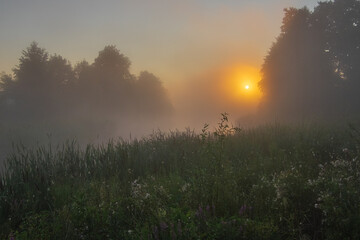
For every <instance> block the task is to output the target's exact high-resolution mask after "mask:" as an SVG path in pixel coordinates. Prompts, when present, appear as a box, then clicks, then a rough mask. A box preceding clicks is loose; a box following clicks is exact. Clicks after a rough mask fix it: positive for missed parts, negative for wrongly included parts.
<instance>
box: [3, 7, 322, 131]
mask: <svg viewBox="0 0 360 240" xmlns="http://www.w3.org/2000/svg"><path fill="white" fill-rule="evenodd" d="M316 4H317V1H316V0H257V1H253V0H237V1H236V0H221V1H220V0H192V1H191V0H181V1H173V0H151V1H150V0H104V1H99V0H62V1H55V0H31V1H30V0H0V32H1V35H0V41H1V44H0V72H2V71H4V72H6V73H11V71H12V68H13V67H14V66H16V65H17V64H18V59H19V57H20V56H21V52H22V50H24V49H26V48H27V47H28V46H29V45H30V43H31V42H33V41H36V42H38V43H39V46H40V47H42V48H45V49H46V50H47V51H48V52H49V53H50V54H59V55H61V56H63V57H65V58H66V59H68V60H69V61H70V62H71V63H72V64H73V65H75V64H76V63H77V62H80V61H82V60H87V61H88V62H90V63H92V62H93V60H94V59H95V58H96V57H97V55H98V52H99V51H100V50H102V49H103V48H104V47H105V46H106V45H115V46H116V47H117V48H118V49H119V50H120V52H121V53H123V54H124V55H125V56H127V57H128V58H129V59H130V60H131V62H132V65H131V69H130V70H131V72H132V73H134V74H138V73H139V72H140V71H143V70H147V71H149V72H151V73H153V74H155V75H156V76H157V77H159V78H160V80H161V81H162V82H163V84H164V86H165V87H166V88H167V89H168V93H169V95H170V97H171V99H172V101H173V104H174V106H175V108H176V109H177V116H175V118H177V119H182V120H181V121H182V123H183V122H184V119H186V116H188V119H191V121H188V122H186V121H185V122H186V123H185V124H189V125H191V124H194V123H199V122H201V123H202V122H203V121H205V119H211V118H214V119H215V118H216V116H217V114H219V113H220V112H224V111H227V112H232V113H233V112H236V113H239V114H240V115H241V116H242V115H244V114H251V113H252V111H253V110H254V109H256V105H257V102H254V101H252V100H253V99H250V98H247V97H246V96H245V95H244V96H242V97H235V95H236V92H237V90H234V91H233V90H231V89H233V88H237V86H236V84H237V83H234V81H233V80H231V79H230V78H231V77H227V76H230V75H231V74H232V76H240V75H239V74H241V73H240V72H239V71H240V70H239V71H238V70H237V69H248V70H247V71H250V72H256V71H259V69H260V68H261V64H262V62H263V59H264V58H265V56H266V54H267V52H268V50H269V48H270V47H271V45H272V44H273V42H274V41H275V40H276V36H277V35H278V34H279V33H280V26H281V21H282V17H283V9H284V8H287V7H296V8H301V7H304V6H307V7H308V8H309V9H310V10H312V9H313V8H314V6H315V5H316ZM255 75H257V74H256V73H255ZM255 75H254V74H253V76H255ZM258 80H259V78H257V80H256V81H258ZM220 81H221V82H228V84H227V86H225V88H226V87H227V88H228V89H225V88H224V84H219V82H220ZM256 81H255V83H252V84H253V85H255V84H256ZM240 87H241V88H242V91H243V92H245V91H244V86H240ZM229 89H230V90H229ZM250 90H251V89H250ZM231 91H232V93H230V92H231ZM199 92H201V93H202V94H199ZM246 92H251V91H246ZM253 92H254V93H255V92H256V91H253ZM252 96H260V95H259V94H257V93H256V94H253V95H252ZM253 98H254V97H253ZM258 99H259V97H257V100H258ZM194 103H196V104H194ZM239 109H242V110H241V111H239ZM207 110H208V114H207ZM199 112H201V114H197V115H198V116H200V115H201V116H202V118H201V119H198V118H194V115H195V114H194V113H199ZM215 114H216V116H215ZM240 115H239V116H236V117H240ZM179 116H181V117H179Z"/></svg>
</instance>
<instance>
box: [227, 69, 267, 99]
mask: <svg viewBox="0 0 360 240" xmlns="http://www.w3.org/2000/svg"><path fill="white" fill-rule="evenodd" d="M224 74H225V79H224V80H225V81H223V82H222V89H223V91H225V94H226V95H227V97H228V98H230V99H229V100H231V101H235V102H242V103H251V104H256V103H258V102H259V100H260V98H261V95H262V94H261V91H260V89H259V87H258V83H259V81H260V80H261V74H260V70H259V69H257V68H256V67H252V66H248V65H239V66H235V67H230V68H228V69H226V70H225V73H224Z"/></svg>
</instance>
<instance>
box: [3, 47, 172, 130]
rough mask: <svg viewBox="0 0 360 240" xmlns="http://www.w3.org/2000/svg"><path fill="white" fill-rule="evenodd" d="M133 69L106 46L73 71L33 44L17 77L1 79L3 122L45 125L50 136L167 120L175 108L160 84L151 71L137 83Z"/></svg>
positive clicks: (23, 54) (57, 58)
mask: <svg viewBox="0 0 360 240" xmlns="http://www.w3.org/2000/svg"><path fill="white" fill-rule="evenodd" d="M130 64H131V63H130V60H129V59H128V58H127V57H126V56H124V55H123V54H121V53H120V52H119V50H118V49H116V47H115V46H106V47H105V48H104V49H103V50H101V51H100V52H99V55H98V57H97V58H96V59H95V61H94V63H92V64H89V63H88V62H86V61H82V62H80V63H78V64H76V66H75V67H74V68H73V67H72V66H71V64H70V62H69V61H68V60H66V59H65V58H63V57H61V56H60V55H51V56H49V54H48V53H47V52H46V50H45V49H43V48H40V47H39V46H38V44H37V43H36V42H33V43H31V45H30V47H28V48H27V49H26V50H25V51H23V52H22V56H21V57H20V59H19V65H18V66H16V68H15V69H14V77H12V76H11V75H6V74H2V75H1V79H0V114H1V116H2V119H0V122H1V123H4V122H5V123H11V124H12V125H14V127H15V128H16V127H17V126H21V125H31V126H38V127H39V128H40V129H41V128H42V127H43V126H47V127H48V128H47V129H48V130H47V131H51V129H63V130H65V129H74V128H75V129H84V132H91V130H93V131H95V130H96V131H103V130H104V129H106V130H107V131H108V132H114V129H116V124H117V123H118V122H119V120H121V119H126V120H125V121H124V122H127V121H128V119H134V118H136V117H139V116H142V117H143V116H145V115H146V116H148V117H154V116H156V117H157V116H162V115H168V113H169V112H170V111H171V103H170V100H169V98H168V97H167V95H166V91H165V89H164V88H163V86H162V84H161V82H160V80H159V79H158V78H157V77H155V76H154V75H153V74H151V73H149V72H143V73H141V74H140V76H139V78H137V77H136V76H134V75H132V74H131V73H130ZM85 129H86V130H85Z"/></svg>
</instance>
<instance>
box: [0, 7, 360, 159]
mask: <svg viewBox="0 0 360 240" xmlns="http://www.w3.org/2000/svg"><path fill="white" fill-rule="evenodd" d="M359 24H360V2H359V1H357V0H335V1H331V2H320V3H319V4H318V6H317V7H316V8H315V9H314V11H310V10H308V9H307V8H302V9H296V8H290V9H286V10H285V15H284V18H283V24H282V26H281V33H280V35H279V36H278V38H277V39H276V41H275V42H274V44H273V46H272V47H271V48H270V50H269V52H268V54H267V56H266V57H265V59H264V63H263V66H262V69H261V73H260V70H256V69H255V70H254V68H253V67H246V63H241V64H235V63H234V64H233V65H232V66H218V67H215V68H214V69H210V70H208V71H207V72H204V73H203V74H199V75H198V76H194V77H193V78H191V79H184V81H183V82H180V83H178V84H177V85H176V86H175V85H173V86H172V89H169V90H167V89H165V88H164V87H163V84H162V82H161V81H160V79H158V78H157V77H156V76H155V75H154V74H152V73H150V72H147V71H143V72H141V73H140V74H139V75H138V76H136V75H134V74H132V73H131V71H130V66H131V62H130V59H128V58H127V57H126V56H124V55H123V54H122V53H121V52H120V51H119V50H118V49H117V48H116V47H115V46H106V47H105V48H104V49H103V50H101V51H100V52H99V54H98V56H97V57H96V58H95V60H94V61H93V62H91V63H89V62H87V61H82V62H80V63H78V64H76V65H75V66H73V65H71V64H70V62H69V61H68V60H67V59H66V58H64V57H62V56H60V55H56V54H55V55H49V53H48V52H47V51H46V50H45V49H43V48H41V47H40V46H38V44H37V43H35V42H34V43H32V44H31V45H30V46H29V47H28V48H27V49H25V50H24V51H23V52H22V55H21V57H20V59H19V64H18V65H17V66H15V68H14V70H13V73H12V74H2V76H1V92H0V115H1V119H0V131H1V132H0V133H1V138H0V145H1V146H0V149H2V151H1V152H2V155H5V153H6V152H8V151H9V149H11V142H13V141H15V142H19V141H21V142H23V143H25V144H34V143H35V144H36V143H37V142H44V141H45V142H46V141H49V140H50V141H55V142H58V141H59V142H61V141H64V140H65V139H72V138H76V139H78V140H79V141H80V142H83V143H87V142H102V141H104V140H106V139H108V138H117V137H122V138H125V139H130V138H134V137H142V136H146V135H147V134H150V133H151V132H152V131H153V130H156V129H161V130H164V131H167V130H169V129H176V128H177V129H180V130H182V129H184V128H185V127H187V126H189V127H190V128H197V129H200V128H201V126H202V125H203V124H204V123H210V124H212V126H213V127H214V125H215V124H216V122H217V121H218V118H219V116H220V113H222V112H228V113H230V118H231V119H232V121H233V123H234V124H239V125H240V127H242V126H248V125H254V124H255V123H261V122H267V121H287V122H288V121H291V122H293V121H296V122H299V121H304V120H322V121H324V120H326V121H329V120H332V119H341V118H344V119H346V118H352V119H354V117H355V116H358V115H359V113H360V112H359V110H360V94H359V90H360V81H359V80H360V66H359V65H360V28H359V27H360V26H359ZM260 27H261V26H260ZM154 57H156V56H154ZM189 58H192V56H189ZM199 64H201V63H199ZM244 66H245V67H244ZM238 68H239V69H240V70H239V71H238V72H242V73H241V74H243V73H244V74H247V73H249V72H256V71H258V74H259V77H256V76H257V75H256V74H250V75H251V76H252V77H249V79H245V80H244V79H241V78H239V76H240V75H241V74H240V75H239V74H238V73H237V70H236V69H238ZM251 78H253V79H251ZM257 78H259V79H257ZM162 81H166V79H162ZM245 82H248V83H246V84H247V85H246V86H243V85H242V84H244V83H245ZM239 84H240V85H239ZM257 85H258V86H257ZM250 86H251V87H250ZM244 87H246V88H245V89H246V91H245V90H244ZM259 89H260V90H261V92H260V91H259ZM0 157H1V156H0Z"/></svg>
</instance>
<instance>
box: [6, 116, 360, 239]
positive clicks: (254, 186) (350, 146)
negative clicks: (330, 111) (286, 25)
mask: <svg viewBox="0 0 360 240" xmlns="http://www.w3.org/2000/svg"><path fill="white" fill-rule="evenodd" d="M359 147H360V132H359V130H358V127H357V125H351V124H334V125H326V124H315V123H314V124H298V125H291V126H290V125H285V124H269V125H263V126H259V127H255V128H251V129H241V128H233V127H232V126H230V124H229V121H228V116H227V115H226V114H223V115H222V118H221V120H220V121H219V124H218V126H216V128H215V129H214V130H213V129H211V128H210V127H209V126H208V125H205V126H204V128H203V129H202V131H201V132H200V133H195V132H194V131H192V130H190V129H188V130H186V131H174V132H168V133H164V132H154V133H153V134H152V135H151V136H149V137H147V138H143V139H140V140H132V141H124V140H121V139H119V140H111V141H109V142H108V143H106V144H102V145H88V146H87V147H86V148H81V147H80V146H79V144H77V142H76V141H68V142H66V143H64V144H63V145H61V146H60V145H59V146H58V147H53V146H51V145H50V144H49V145H48V146H43V147H38V148H36V149H27V148H25V147H22V146H17V147H15V149H14V153H13V154H11V155H9V157H8V158H7V161H6V167H5V171H3V173H2V175H1V181H0V238H1V239H304V240H305V239H359V238H360V229H359V228H358V226H360V187H359V186H360V162H359V158H358V156H359V151H360V148H359Z"/></svg>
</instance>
